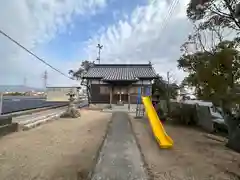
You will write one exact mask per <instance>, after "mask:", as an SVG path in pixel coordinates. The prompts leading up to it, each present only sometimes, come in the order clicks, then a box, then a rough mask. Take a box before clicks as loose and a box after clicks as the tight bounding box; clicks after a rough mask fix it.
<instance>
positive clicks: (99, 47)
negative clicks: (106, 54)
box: [97, 44, 103, 64]
mask: <svg viewBox="0 0 240 180" xmlns="http://www.w3.org/2000/svg"><path fill="white" fill-rule="evenodd" d="M97 48H98V58H97V61H98V62H99V64H100V54H101V49H102V48H103V45H101V44H98V45H97Z"/></svg>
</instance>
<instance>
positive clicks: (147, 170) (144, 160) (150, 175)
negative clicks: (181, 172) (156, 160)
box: [128, 115, 154, 180]
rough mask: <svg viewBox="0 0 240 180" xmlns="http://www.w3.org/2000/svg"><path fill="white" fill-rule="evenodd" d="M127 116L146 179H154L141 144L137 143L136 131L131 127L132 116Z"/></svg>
mask: <svg viewBox="0 0 240 180" xmlns="http://www.w3.org/2000/svg"><path fill="white" fill-rule="evenodd" d="M128 117H129V118H128V121H129V125H130V128H131V131H132V134H133V137H134V139H135V142H136V144H137V147H138V149H139V151H140V155H141V158H142V162H143V167H144V169H145V173H146V175H147V178H148V180H153V179H154V175H153V172H152V171H151V168H150V166H149V165H148V163H147V161H146V158H145V156H144V154H143V152H142V148H141V145H140V143H139V141H138V137H137V135H136V132H135V131H134V128H133V124H132V118H133V117H131V116H129V115H128ZM134 120H135V119H134Z"/></svg>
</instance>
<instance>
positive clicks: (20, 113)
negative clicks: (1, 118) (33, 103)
mask: <svg viewBox="0 0 240 180" xmlns="http://www.w3.org/2000/svg"><path fill="white" fill-rule="evenodd" d="M67 106H68V105H62V106H50V107H44V108H37V109H30V110H25V111H19V112H14V113H9V114H3V115H5V116H11V117H17V116H22V115H28V114H33V113H37V112H41V111H45V110H50V109H54V108H61V107H67Z"/></svg>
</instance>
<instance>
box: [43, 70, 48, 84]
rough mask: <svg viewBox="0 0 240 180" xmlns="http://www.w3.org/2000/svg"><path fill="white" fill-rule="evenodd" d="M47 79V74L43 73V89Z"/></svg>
mask: <svg viewBox="0 0 240 180" xmlns="http://www.w3.org/2000/svg"><path fill="white" fill-rule="evenodd" d="M47 79H48V73H47V71H45V72H44V75H43V85H44V88H47Z"/></svg>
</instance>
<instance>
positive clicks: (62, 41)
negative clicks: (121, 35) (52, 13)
mask: <svg viewBox="0 0 240 180" xmlns="http://www.w3.org/2000/svg"><path fill="white" fill-rule="evenodd" d="M146 4H147V1H146V0H131V1H129V0H121V1H117V0H111V1H110V2H109V4H108V7H107V8H106V9H104V10H100V11H99V13H97V14H96V15H95V16H89V17H82V16H81V15H75V16H74V17H73V20H72V21H73V22H72V26H71V25H69V27H68V28H67V31H66V32H63V33H61V34H59V35H58V36H57V37H56V38H54V39H52V40H51V41H50V42H49V43H48V44H45V45H43V51H44V52H46V53H47V54H49V55H51V56H53V57H54V58H58V59H59V60H63V61H65V60H67V59H73V58H76V56H78V55H81V56H82V57H83V59H84V58H87V55H86V53H85V52H84V46H85V44H84V42H86V41H87V40H88V39H90V38H91V37H92V36H94V35H95V33H96V31H99V30H101V28H102V27H107V26H108V25H109V24H114V22H116V21H119V20H121V19H123V18H124V16H125V15H129V14H130V13H131V12H132V11H133V10H134V8H136V6H143V5H146Z"/></svg>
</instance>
